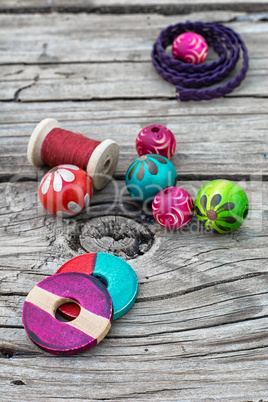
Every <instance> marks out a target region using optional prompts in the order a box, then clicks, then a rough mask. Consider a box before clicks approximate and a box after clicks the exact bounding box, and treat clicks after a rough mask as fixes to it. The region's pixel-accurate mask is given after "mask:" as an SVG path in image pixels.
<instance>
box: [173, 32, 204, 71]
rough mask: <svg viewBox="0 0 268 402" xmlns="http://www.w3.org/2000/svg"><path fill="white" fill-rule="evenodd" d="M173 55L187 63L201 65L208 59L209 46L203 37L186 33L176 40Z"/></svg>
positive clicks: (193, 33)
mask: <svg viewBox="0 0 268 402" xmlns="http://www.w3.org/2000/svg"><path fill="white" fill-rule="evenodd" d="M172 54H173V57H175V58H176V59H179V60H181V61H184V62H185V63H192V64H201V63H204V61H205V60H206V58H207V55H208V44H207V42H206V41H205V39H204V38H203V36H201V35H199V34H197V33H195V32H185V33H182V34H180V35H179V36H177V38H176V39H174V41H173V44H172Z"/></svg>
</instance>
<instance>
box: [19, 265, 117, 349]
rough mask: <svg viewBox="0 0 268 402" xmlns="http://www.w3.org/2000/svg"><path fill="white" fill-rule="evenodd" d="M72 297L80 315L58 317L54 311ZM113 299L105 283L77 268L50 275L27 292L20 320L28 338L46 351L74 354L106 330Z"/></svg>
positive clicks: (103, 334)
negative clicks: (78, 271) (67, 317)
mask: <svg viewBox="0 0 268 402" xmlns="http://www.w3.org/2000/svg"><path fill="white" fill-rule="evenodd" d="M70 299H71V300H75V301H76V302H77V303H78V304H79V305H80V309H81V310H80V314H79V316H78V317H77V318H76V319H75V320H73V321H70V322H62V321H58V320H57V318H56V316H55V314H56V311H57V308H58V307H59V306H60V305H62V304H63V303H64V302H65V303H66V302H69V301H70ZM112 311H113V309H112V301H111V298H110V295H109V293H108V291H107V289H106V287H105V286H104V285H103V284H102V283H101V282H100V281H99V280H98V279H96V278H94V277H93V276H89V275H84V274H81V273H77V272H68V273H61V274H58V275H53V276H49V277H48V278H46V279H44V280H42V281H41V282H39V283H38V284H37V285H36V286H35V287H34V288H33V289H32V290H31V291H30V293H29V294H28V296H27V298H26V300H25V302H24V305H23V311H22V321H23V325H24V328H25V331H26V332H27V334H28V336H29V338H30V339H31V340H32V341H33V342H34V343H36V344H37V345H38V346H39V347H40V348H42V349H44V350H45V351H47V352H49V353H52V354H56V355H73V354H77V353H81V352H83V351H85V350H88V349H90V348H92V347H93V346H94V345H96V344H97V343H99V342H100V341H101V340H102V339H103V338H104V337H105V335H106V334H107V333H108V331H109V329H110V327H111V321H112V314H113V313H112Z"/></svg>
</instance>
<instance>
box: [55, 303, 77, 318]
mask: <svg viewBox="0 0 268 402" xmlns="http://www.w3.org/2000/svg"><path fill="white" fill-rule="evenodd" d="M67 309H68V311H70V310H71V312H72V314H70V315H69V314H65V311H67ZM80 311H81V307H80V305H79V304H78V303H76V302H75V301H72V302H68V303H63V304H61V305H60V306H59V307H58V308H57V310H56V313H55V318H56V319H57V320H58V321H61V322H69V321H73V320H74V319H75V318H77V317H78V316H79V314H80Z"/></svg>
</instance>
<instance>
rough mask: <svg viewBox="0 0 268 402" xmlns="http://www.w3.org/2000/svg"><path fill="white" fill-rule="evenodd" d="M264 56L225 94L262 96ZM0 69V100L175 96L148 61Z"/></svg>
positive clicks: (264, 91)
mask: <svg viewBox="0 0 268 402" xmlns="http://www.w3.org/2000/svg"><path fill="white" fill-rule="evenodd" d="M267 60H268V59H255V60H254V61H252V63H251V69H250V71H249V72H248V74H247V77H246V79H245V81H244V82H243V83H242V84H241V86H240V87H238V88H236V90H235V91H234V92H232V93H230V94H229V95H228V97H232V96H235V97H237V96H244V97H248V96H258V97H266V96H267V93H268V85H267V82H266V81H265V77H266V76H267V66H268V63H267ZM0 71H1V74H2V75H3V76H4V80H2V81H1V82H0V94H1V95H0V97H1V100H2V101H3V100H5V101H6V100H19V101H23V102H29V101H30V102H33V101H37V100H38V101H55V100H57V101H64V100H91V99H94V100H95V99H120V98H121V99H122V98H123V99H133V98H134V99H148V98H171V99H175V92H176V88H175V86H173V85H171V84H169V83H168V82H166V81H165V80H163V79H162V78H161V77H160V76H159V75H158V74H157V73H156V71H155V69H154V67H153V65H152V64H151V63H150V62H144V63H132V62H129V63H128V62H125V63H104V64H102V63H93V64H87V63H86V64H68V65H63V64H61V65H49V66H45V67H44V66H23V65H16V66H4V67H3V66H2V67H1V68H0ZM17 71H21V73H20V74H19V75H18V76H16V75H15V77H14V76H13V73H15V74H16V72H17ZM237 72H238V71H237ZM119 73H120V80H119V81H118V74H119ZM10 74H11V75H10ZM134 77H135V78H134Z"/></svg>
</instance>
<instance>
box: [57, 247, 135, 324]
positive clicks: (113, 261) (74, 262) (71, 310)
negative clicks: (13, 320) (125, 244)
mask: <svg viewBox="0 0 268 402" xmlns="http://www.w3.org/2000/svg"><path fill="white" fill-rule="evenodd" d="M62 272H80V273H84V274H87V275H93V276H95V277H96V278H98V279H100V280H101V281H102V283H103V284H104V285H105V286H106V287H107V290H108V292H109V293H110V296H111V299H112V303H113V310H114V317H113V319H114V320H116V319H117V318H119V317H121V316H122V315H123V314H125V313H126V312H127V311H128V310H129V309H130V308H131V307H132V306H133V304H134V302H135V300H136V298H137V294H138V278H137V275H136V273H135V271H134V270H133V269H132V268H131V266H130V265H129V264H128V263H127V262H126V261H124V260H122V259H121V258H119V257H116V256H115V255H111V254H106V253H88V254H82V255H78V256H77V257H74V258H72V259H71V260H69V261H67V262H66V263H65V264H63V265H62V266H61V267H60V268H59V269H58V271H57V274H58V273H62ZM60 311H61V312H62V313H64V315H65V317H67V318H68V317H69V318H75V317H76V316H77V314H78V313H79V312H78V311H77V306H76V305H75V304H73V303H69V304H68V305H67V304H66V305H63V306H61V307H60Z"/></svg>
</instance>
